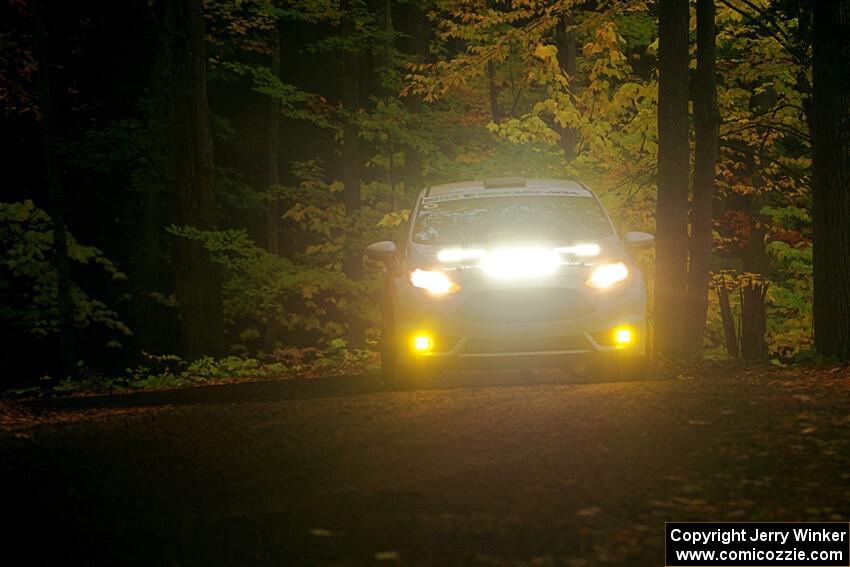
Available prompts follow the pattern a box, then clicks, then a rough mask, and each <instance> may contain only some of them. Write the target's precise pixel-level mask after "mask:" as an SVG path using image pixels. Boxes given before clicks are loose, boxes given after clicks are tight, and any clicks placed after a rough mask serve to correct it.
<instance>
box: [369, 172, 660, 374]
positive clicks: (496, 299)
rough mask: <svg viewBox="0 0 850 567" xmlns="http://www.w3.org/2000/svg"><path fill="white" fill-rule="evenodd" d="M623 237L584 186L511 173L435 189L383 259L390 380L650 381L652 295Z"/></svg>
mask: <svg viewBox="0 0 850 567" xmlns="http://www.w3.org/2000/svg"><path fill="white" fill-rule="evenodd" d="M652 240H653V236H652V235H651V234H647V233H645V232H627V233H625V234H624V235H623V236H622V238H621V237H620V235H618V234H617V231H616V230H615V229H614V227H613V225H612V224H611V219H610V218H609V216H608V214H607V212H606V211H605V209H604V208H603V207H602V204H601V203H600V202H599V199H598V198H597V197H596V195H595V194H594V193H593V192H592V191H590V190H589V189H588V188H587V187H585V186H584V185H582V184H581V183H578V182H575V181H563V180H551V179H520V178H508V179H505V178H501V179H492V180H484V181H472V182H465V183H451V184H446V185H437V186H433V187H430V188H428V189H425V190H424V191H422V193H421V194H420V195H419V197H418V199H417V201H416V204H415V206H414V207H413V209H412V210H411V212H410V216H409V219H408V222H407V225H406V227H405V230H404V236H403V238H401V239H400V242H398V244H396V243H394V242H390V241H384V242H376V243H374V244H372V245H370V246H369V247H368V248H367V249H366V253H367V255H368V256H369V257H370V258H372V259H374V260H379V261H381V262H383V263H385V265H386V267H387V269H386V273H387V278H386V285H385V289H384V294H383V306H382V313H383V324H382V333H383V335H382V339H381V366H382V371H383V375H384V378H385V380H387V381H388V382H395V383H398V382H402V381H409V380H415V379H417V378H418V377H421V376H422V375H423V374H422V371H423V370H426V369H454V368H480V367H490V368H493V367H495V368H521V369H522V368H526V369H527V368H544V367H561V368H566V367H572V366H576V365H578V364H580V363H586V364H587V368H588V369H589V373H590V374H592V375H594V374H595V375H598V376H600V377H605V378H614V379H617V378H619V379H628V378H631V377H634V378H637V377H639V376H640V375H641V374H642V371H643V368H644V365H645V358H646V356H645V353H646V288H645V285H644V280H643V277H642V275H641V273H640V272H639V271H638V270H637V268H636V267H635V265H634V263H633V262H632V260H631V258H630V257H629V252H630V251H631V250H634V249H636V248H640V247H644V246H648V245H649V244H650V243H651V242H652Z"/></svg>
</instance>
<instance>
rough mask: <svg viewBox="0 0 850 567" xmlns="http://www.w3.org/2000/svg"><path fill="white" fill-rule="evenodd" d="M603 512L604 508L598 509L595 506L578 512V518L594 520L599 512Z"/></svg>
mask: <svg viewBox="0 0 850 567" xmlns="http://www.w3.org/2000/svg"><path fill="white" fill-rule="evenodd" d="M601 511H602V508H598V507H596V506H593V507H591V508H583V509H581V510H578V511H577V512H576V516H579V517H580V518H592V517H593V516H596V515H598V514H599V512H601Z"/></svg>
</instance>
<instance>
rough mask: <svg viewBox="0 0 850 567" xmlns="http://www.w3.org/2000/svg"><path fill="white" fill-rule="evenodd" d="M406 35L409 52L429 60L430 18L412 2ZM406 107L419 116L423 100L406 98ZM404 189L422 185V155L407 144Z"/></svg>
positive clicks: (407, 7)
mask: <svg viewBox="0 0 850 567" xmlns="http://www.w3.org/2000/svg"><path fill="white" fill-rule="evenodd" d="M406 14H407V17H406V22H405V23H406V30H405V31H406V33H407V35H408V37H409V38H410V39H409V42H408V44H407V45H408V47H407V49H408V52H409V54H410V55H413V56H414V58H415V60H416V61H417V62H425V61H427V58H428V35H429V29H428V18H427V17H426V15H425V11H424V10H423V9H422V5H420V3H418V2H410V3H409V4H407V6H406ZM404 105H405V108H406V109H407V111H408V112H409V113H410V114H412V115H414V116H415V115H418V114H419V112H420V110H421V108H422V99H421V98H420V97H418V96H407V97H404ZM401 175H402V178H403V180H404V188H405V189H406V190H409V189H411V188H414V189H418V188H419V186H420V185H421V184H422V154H421V152H420V151H419V149H418V148H417V147H415V146H414V145H411V144H407V145H405V147H404V169H403V171H402V173H401Z"/></svg>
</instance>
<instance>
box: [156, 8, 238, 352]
mask: <svg viewBox="0 0 850 567" xmlns="http://www.w3.org/2000/svg"><path fill="white" fill-rule="evenodd" d="M164 4H165V5H164V21H163V28H164V33H165V37H164V43H165V48H166V57H165V61H166V65H167V69H168V79H169V80H168V88H169V97H168V98H169V110H170V113H169V124H170V129H171V143H172V148H171V151H172V155H173V156H174V185H175V186H174V192H173V201H174V218H175V222H176V223H177V225H178V226H189V227H194V228H197V229H201V230H215V228H216V205H215V193H214V190H213V152H212V137H211V134H210V126H209V109H208V107H207V87H206V55H205V53H204V41H205V38H204V15H203V4H202V0H169V1H168V2H165V3H164ZM174 260H175V275H176V287H177V300H178V302H179V304H180V317H181V319H182V334H183V343H184V345H183V346H184V352H185V355H186V357H187V358H189V359H195V358H198V357H200V356H204V355H212V356H218V355H221V354H222V351H223V348H222V346H223V340H224V331H223V327H224V325H223V316H222V298H221V274H220V268H219V267H218V266H217V265H216V264H215V263H213V262H212V261H211V260H210V256H209V253H208V252H207V250H206V248H204V246H203V245H202V244H200V243H197V242H194V241H191V240H188V239H185V238H180V239H178V241H177V243H176V247H175V258H174Z"/></svg>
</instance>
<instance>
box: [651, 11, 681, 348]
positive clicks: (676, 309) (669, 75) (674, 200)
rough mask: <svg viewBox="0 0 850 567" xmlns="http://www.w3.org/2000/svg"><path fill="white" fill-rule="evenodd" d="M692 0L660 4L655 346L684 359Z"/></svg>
mask: <svg viewBox="0 0 850 567" xmlns="http://www.w3.org/2000/svg"><path fill="white" fill-rule="evenodd" d="M688 17H689V16H688V2H687V0H660V4H659V34H658V35H659V45H658V75H659V80H658V201H657V209H656V231H657V245H656V254H655V256H656V260H655V347H656V349H657V350H658V351H659V352H660V353H661V354H663V355H664V356H666V357H669V358H681V357H682V356H683V355H684V352H683V350H684V349H683V346H684V344H683V343H684V341H683V340H682V337H683V331H684V324H683V323H684V313H685V304H686V301H685V295H686V291H687V256H688V167H689V150H688Z"/></svg>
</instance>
